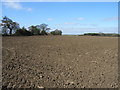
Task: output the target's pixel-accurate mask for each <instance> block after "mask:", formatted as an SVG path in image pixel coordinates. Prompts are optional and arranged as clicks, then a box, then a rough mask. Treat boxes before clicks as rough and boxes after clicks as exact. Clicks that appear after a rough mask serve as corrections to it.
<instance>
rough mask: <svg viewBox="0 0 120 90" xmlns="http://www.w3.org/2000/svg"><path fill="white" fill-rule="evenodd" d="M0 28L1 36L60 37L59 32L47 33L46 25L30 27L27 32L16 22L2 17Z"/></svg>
mask: <svg viewBox="0 0 120 90" xmlns="http://www.w3.org/2000/svg"><path fill="white" fill-rule="evenodd" d="M1 21H2V23H1V24H0V28H1V29H2V35H3V36H9V35H10V36H31V35H50V34H52V35H62V31H61V30H57V29H56V30H55V31H52V32H48V31H49V30H50V28H49V27H48V25H47V24H44V23H43V24H40V25H36V26H34V25H32V26H30V27H28V30H27V29H26V28H25V27H22V28H20V25H19V24H18V23H17V22H14V21H12V20H11V19H9V18H8V17H6V16H5V17H3V19H2V20H1Z"/></svg>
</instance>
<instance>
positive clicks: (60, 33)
mask: <svg viewBox="0 0 120 90" xmlns="http://www.w3.org/2000/svg"><path fill="white" fill-rule="evenodd" d="M51 34H52V35H62V31H61V30H58V29H56V30H55V31H52V32H51Z"/></svg>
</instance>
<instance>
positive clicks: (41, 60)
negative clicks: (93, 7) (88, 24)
mask: <svg viewBox="0 0 120 90" xmlns="http://www.w3.org/2000/svg"><path fill="white" fill-rule="evenodd" d="M2 45H3V48H2V58H3V59H2V75H3V79H2V80H3V86H4V87H13V88H30V87H31V88H43V87H45V88H54V87H58V88H117V87H118V82H117V77H118V61H117V58H118V38H117V37H99V36H64V35H63V36H20V37H18V36H13V37H12V36H11V37H10V36H7V37H3V38H2Z"/></svg>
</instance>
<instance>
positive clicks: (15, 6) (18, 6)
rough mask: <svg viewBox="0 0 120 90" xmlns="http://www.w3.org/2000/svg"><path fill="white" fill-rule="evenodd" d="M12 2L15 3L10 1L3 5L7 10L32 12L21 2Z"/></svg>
mask: <svg viewBox="0 0 120 90" xmlns="http://www.w3.org/2000/svg"><path fill="white" fill-rule="evenodd" d="M7 1H8V2H7ZM12 1H13V2H9V0H6V2H4V3H3V5H4V6H5V7H7V8H13V9H16V10H25V11H32V8H26V7H23V6H22V5H21V4H20V3H19V2H14V1H15V0H12Z"/></svg>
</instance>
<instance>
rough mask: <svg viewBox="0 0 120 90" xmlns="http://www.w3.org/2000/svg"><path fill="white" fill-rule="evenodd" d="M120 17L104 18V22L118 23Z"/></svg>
mask: <svg viewBox="0 0 120 90" xmlns="http://www.w3.org/2000/svg"><path fill="white" fill-rule="evenodd" d="M117 20H118V17H110V18H104V19H103V21H117Z"/></svg>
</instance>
